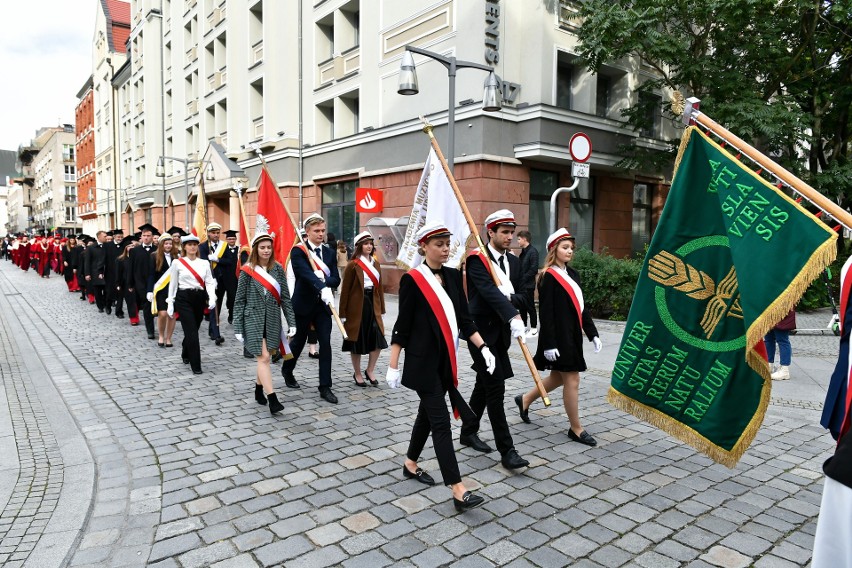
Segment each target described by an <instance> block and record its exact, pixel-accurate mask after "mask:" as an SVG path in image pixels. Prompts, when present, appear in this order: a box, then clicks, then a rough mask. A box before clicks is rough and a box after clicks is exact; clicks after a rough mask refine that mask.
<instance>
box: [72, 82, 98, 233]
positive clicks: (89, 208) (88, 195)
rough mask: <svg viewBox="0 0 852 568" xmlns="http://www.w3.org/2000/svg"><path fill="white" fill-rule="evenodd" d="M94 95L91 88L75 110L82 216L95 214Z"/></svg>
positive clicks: (75, 151) (78, 192)
mask: <svg viewBox="0 0 852 568" xmlns="http://www.w3.org/2000/svg"><path fill="white" fill-rule="evenodd" d="M93 105H94V95H93V93H92V91H91V90H89V91H88V92H87V93H86V95H85V96H84V97H83V98H82V99H81V100H80V102H79V103H78V104H77V108H76V109H75V111H74V115H75V126H74V132H75V134H76V139H75V144H74V156H75V157H74V159H75V167H76V169H77V209H78V214H79V215H82V216H94V215H96V210H95V201H96V200H95V197H96V196H95V192H94V188H95V187H97V183H96V179H95V132H94V126H95V115H94V110H93V108H92V107H93Z"/></svg>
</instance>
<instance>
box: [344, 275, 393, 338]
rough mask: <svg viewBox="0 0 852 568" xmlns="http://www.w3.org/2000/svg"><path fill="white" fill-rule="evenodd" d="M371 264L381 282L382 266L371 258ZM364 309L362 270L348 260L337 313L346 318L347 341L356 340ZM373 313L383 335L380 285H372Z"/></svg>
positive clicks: (383, 294)
mask: <svg viewBox="0 0 852 568" xmlns="http://www.w3.org/2000/svg"><path fill="white" fill-rule="evenodd" d="M373 266H374V267H375V268H376V270H377V271H378V272H379V281H380V282H381V281H382V280H381V274H382V268H381V267H380V266H379V263H378V261H376V260H375V259H374V260H373ZM363 311H364V270H363V269H362V268H361V267H360V266H358V264H357V263H356V262H355V261H350V262H349V264H347V265H346V270H344V271H343V284H341V286H340V307H339V308H338V313H339V315H340V317H341V318H346V323H345V324H344V325H343V327H344V328H346V335H348V336H349V341H353V342H354V341H357V340H358V334H359V332H360V331H361V312H363ZM373 313H374V314H375V315H376V324H377V325H378V326H379V332H380V333H381V334H382V335H384V333H385V325H384V322H382V317H381V314H384V313H385V293H384V291H383V290H382V286H373Z"/></svg>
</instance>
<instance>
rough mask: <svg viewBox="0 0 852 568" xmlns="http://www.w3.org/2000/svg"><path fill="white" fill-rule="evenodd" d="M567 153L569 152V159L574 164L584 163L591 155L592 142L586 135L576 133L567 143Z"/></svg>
mask: <svg viewBox="0 0 852 568" xmlns="http://www.w3.org/2000/svg"><path fill="white" fill-rule="evenodd" d="M568 151H569V152H571V159H572V160H574V161H575V162H580V163H582V162H585V161H586V160H588V159H589V158H590V157H591V155H592V140H591V138H589V137H588V136H587V135H586V134H584V133H582V132H578V133H577V134H575V135H574V136H572V137H571V141H570V142H569V143H568Z"/></svg>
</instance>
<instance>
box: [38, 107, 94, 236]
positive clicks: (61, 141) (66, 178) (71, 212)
mask: <svg viewBox="0 0 852 568" xmlns="http://www.w3.org/2000/svg"><path fill="white" fill-rule="evenodd" d="M33 142H34V146H35V147H36V148H38V152H37V153H36V154H35V156H33V159H32V170H33V190H34V192H35V196H34V201H33V210H32V228H33V230H34V231H36V232H39V231H44V232H49V231H57V232H60V233H62V234H63V235H68V234H72V233H76V232H79V231H80V230H81V229H82V223H81V221H80V220H79V219H78V217H77V167H76V158H75V153H76V135H75V129H74V127H73V126H71V125H70V124H66V125H63V126H60V127H50V128H42V129H40V130H39V132H38V133H37V135H36V138H35V140H34V141H33Z"/></svg>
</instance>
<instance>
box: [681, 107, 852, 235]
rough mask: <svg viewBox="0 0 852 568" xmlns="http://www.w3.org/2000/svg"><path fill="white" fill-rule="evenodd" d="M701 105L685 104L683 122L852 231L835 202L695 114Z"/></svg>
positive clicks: (850, 221) (850, 217) (851, 220)
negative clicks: (712, 136) (707, 133)
mask: <svg viewBox="0 0 852 568" xmlns="http://www.w3.org/2000/svg"><path fill="white" fill-rule="evenodd" d="M700 102H701V101H700V100H698V99H696V98H691V99H688V100H687V105H686V109H685V113H684V121H685V122H689V121H691V122H694V123H695V124H697V125H699V126H701V127H702V128H706V129H707V130H709V131H710V132H712V133H713V134H715V135H716V136H718V137H719V138H721V139H722V140H724V141H726V142H727V143H728V144H730V145H731V146H733V147H734V148H736V150H737V151H738V152H742V153H743V154H745V155H746V156H748V158H749V159H751V160H752V161H753V162H754V163H756V164H758V165H759V166H760V167H761V168H763V169H765V170H766V171H767V172H769V173H771V174H772V175H773V176H775V177H776V178H778V179H779V180H781V181H782V182H784V183H785V184H787V185H788V186H790V187H791V188H793V190H794V191H796V192H797V193H799V194H800V195H801V196H802V197H804V198H805V199H807V200H808V201H810V202H811V203H812V204H813V205H814V206H815V207H817V208H819V209H821V210H822V211H825V212H826V213H827V214H828V215H830V216H831V217H833V218H834V219H835V220H836V221H837V222H839V223H840V224H841V225H843V226H844V227H846V229H847V230H852V215H850V214H849V212H848V211H846V210H845V209H842V208H841V207H840V206H839V205H837V204H836V203H835V202H833V201H832V200H830V199H829V198H827V197H826V196H824V195H823V194H821V193H820V192H819V191H817V190H816V189H814V188H813V187H811V186H810V185H808V184H807V183H805V182H804V181H802V180H801V179H799V178H798V177H796V176H794V175H793V174H792V173H790V172H789V171H787V170H786V169H785V168H784V167H783V166H781V165H779V164H777V163H775V161H773V160H772V158H770V157H769V156H767V155H766V154H764V153H763V152H761V151H760V150H758V149H757V148H755V147H753V146H751V145H750V144H748V143H747V142H745V141H744V140H742V139H741V138H739V137H737V136H736V135H735V134H733V133H732V132H731V131H729V130H728V129H726V128H725V127H724V126H722V125H720V124H719V123H717V122H716V121H714V120H713V119H711V118H710V117H708V116H707V115H706V114H704V113H702V112H700V111H699V110H698V106H699V103H700Z"/></svg>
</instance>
